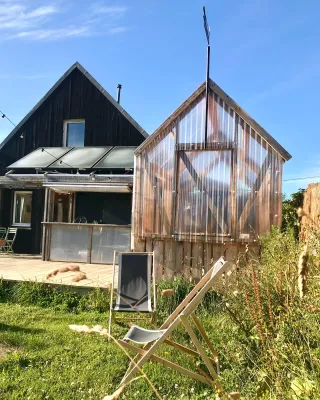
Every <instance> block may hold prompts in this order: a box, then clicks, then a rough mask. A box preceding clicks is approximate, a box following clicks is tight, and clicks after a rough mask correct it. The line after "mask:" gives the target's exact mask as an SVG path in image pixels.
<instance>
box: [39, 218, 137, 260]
mask: <svg viewBox="0 0 320 400" xmlns="http://www.w3.org/2000/svg"><path fill="white" fill-rule="evenodd" d="M43 225H44V231H45V232H44V237H45V239H44V248H43V259H44V260H51V261H69V262H83V263H94V264H111V263H112V262H113V253H114V250H117V251H118V252H121V251H130V236H131V227H130V226H128V225H105V224H104V225H101V224H75V223H60V222H44V223H43Z"/></svg>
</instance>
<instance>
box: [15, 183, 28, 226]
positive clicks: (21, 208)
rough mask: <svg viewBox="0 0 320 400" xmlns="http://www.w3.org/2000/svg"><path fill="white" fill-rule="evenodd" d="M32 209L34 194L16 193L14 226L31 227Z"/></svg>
mask: <svg viewBox="0 0 320 400" xmlns="http://www.w3.org/2000/svg"><path fill="white" fill-rule="evenodd" d="M31 208H32V192H26V191H16V192H14V199H13V217H12V224H13V225H16V226H31Z"/></svg>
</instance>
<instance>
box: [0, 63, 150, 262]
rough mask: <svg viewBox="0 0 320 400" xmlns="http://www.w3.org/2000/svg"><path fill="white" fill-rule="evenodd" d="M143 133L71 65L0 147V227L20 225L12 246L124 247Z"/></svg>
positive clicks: (48, 253) (63, 250)
mask: <svg viewBox="0 0 320 400" xmlns="http://www.w3.org/2000/svg"><path fill="white" fill-rule="evenodd" d="M147 136H148V135H147V133H146V132H145V131H144V130H143V129H142V127H141V126H140V125H139V124H138V123H137V122H136V121H135V120H134V119H133V118H132V117H131V116H130V115H129V114H128V113H127V112H126V111H125V110H124V109H123V108H122V107H121V106H120V104H118V102H117V101H116V100H114V99H113V97H112V96H111V95H110V94H109V93H108V92H107V91H106V90H105V89H104V88H103V87H102V86H101V85H100V84H99V83H98V82H97V81H96V80H95V79H94V78H93V77H92V76H91V75H90V74H89V73H88V72H87V71H86V70H85V69H84V68H83V67H82V66H81V65H80V64H79V63H77V62H76V63H75V64H73V65H72V66H71V68H69V69H68V71H67V72H66V73H65V74H64V75H63V76H62V77H61V78H60V79H59V80H58V81H57V82H56V84H55V85H54V86H53V87H52V88H51V89H50V90H49V91H48V93H47V94H46V95H45V96H44V97H43V98H42V99H41V100H40V101H39V102H38V104H36V106H35V107H34V108H33V109H32V110H31V111H30V112H29V113H28V114H27V115H26V116H25V118H23V120H22V121H21V122H20V123H19V124H18V125H17V126H16V127H15V128H14V129H13V131H12V132H11V133H10V134H9V135H8V136H7V137H6V139H5V140H4V141H3V142H2V143H1V145H0V226H4V227H17V228H18V234H17V237H16V241H15V243H14V251H15V252H17V253H32V254H39V253H41V252H42V254H43V258H44V259H53V260H57V261H58V260H61V261H63V260H72V261H86V262H87V261H88V262H95V261H96V262H106V261H110V254H111V250H112V249H113V247H117V245H118V244H119V246H120V247H119V248H121V249H122V248H124V249H130V232H131V229H130V224H131V202H132V185H133V167H134V154H133V152H134V150H135V149H136V148H137V146H139V145H140V144H141V143H142V142H143V141H144V140H145V138H146V137H147ZM83 222H87V223H86V224H84V223H83ZM106 243H109V247H108V245H107V244H106ZM110 246H111V247H110ZM121 246H122V247H121ZM112 252H113V250H112ZM91 256H92V257H93V259H91V258H92V257H91ZM105 257H107V259H106V258H105ZM94 260H95V261H94Z"/></svg>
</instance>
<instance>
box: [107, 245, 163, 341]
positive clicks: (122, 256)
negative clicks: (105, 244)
mask: <svg viewBox="0 0 320 400" xmlns="http://www.w3.org/2000/svg"><path fill="white" fill-rule="evenodd" d="M117 257H118V289H117V293H116V304H115V306H113V294H114V286H115V282H114V281H115V272H116V269H115V265H116V258H117ZM153 259H154V257H153V252H144V253H133V252H130V253H118V252H117V251H115V252H114V257H113V277H112V287H111V293H110V314H109V327H108V332H109V335H111V323H112V320H113V321H117V320H118V321H119V320H122V321H124V320H132V321H133V320H139V319H140V320H141V319H149V320H151V321H152V322H154V321H155V318H156V285H155V279H154V266H153V265H154V264H153ZM151 280H152V284H153V305H152V301H151ZM115 313H150V314H151V317H150V318H142V317H133V316H130V317H120V318H116V317H115V315H114V314H115Z"/></svg>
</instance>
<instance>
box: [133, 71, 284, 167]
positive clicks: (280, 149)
mask: <svg viewBox="0 0 320 400" xmlns="http://www.w3.org/2000/svg"><path fill="white" fill-rule="evenodd" d="M209 86H210V88H211V89H212V90H213V91H214V92H215V93H217V95H218V96H219V97H220V98H221V99H223V100H224V101H225V103H227V104H228V105H229V106H230V107H231V108H232V109H233V110H234V111H235V112H236V113H237V114H239V115H240V117H241V118H242V119H243V120H244V121H245V122H246V123H247V124H248V125H249V126H251V127H252V128H253V129H254V130H255V131H256V132H257V133H258V134H259V135H260V136H261V137H262V138H263V139H264V140H266V141H267V142H268V143H269V144H270V146H271V147H272V148H273V149H274V150H275V151H276V152H277V153H278V154H280V156H281V157H282V158H283V160H284V161H288V160H290V158H291V157H292V156H291V154H290V153H289V152H287V150H286V149H285V148H283V147H282V146H281V144H280V143H278V142H277V141H276V140H275V139H274V138H273V137H272V136H271V135H270V134H269V133H268V132H267V131H266V130H265V129H264V128H262V126H261V125H259V124H258V122H256V121H255V120H254V119H253V118H252V117H250V115H249V114H248V113H247V112H246V111H244V110H243V109H242V108H241V107H240V106H239V105H238V104H237V103H236V102H235V101H234V100H233V99H232V98H231V97H230V96H228V95H227V94H226V93H225V92H224V91H223V90H222V89H221V88H220V86H218V85H217V84H216V83H215V82H213V81H212V80H211V79H210V82H209ZM205 88H206V82H204V83H202V84H201V85H200V86H199V87H198V89H197V90H196V91H195V92H193V93H192V95H191V96H190V97H188V99H187V100H186V101H184V102H183V103H182V104H181V105H180V106H179V107H178V108H177V109H176V110H175V111H174V112H173V113H172V114H171V115H170V117H169V118H167V119H166V120H165V121H164V122H163V123H162V124H161V125H160V126H159V127H158V128H157V129H156V130H155V131H154V132H153V133H152V134H151V135H150V136H149V137H148V138H147V139H146V140H145V141H144V142H143V143H142V144H141V145H140V146H139V147H138V148H137V150H136V151H135V154H136V155H138V154H140V153H141V152H142V151H143V150H144V149H145V148H146V147H147V146H148V145H149V144H150V143H151V142H152V141H153V140H154V139H155V138H156V137H157V136H158V135H159V134H160V132H162V131H163V130H164V129H166V128H167V127H168V126H169V125H170V124H171V123H172V122H173V121H174V120H175V119H176V118H177V117H178V116H179V115H180V114H181V113H182V112H184V111H185V110H186V108H187V107H188V106H189V105H190V104H191V103H192V102H193V101H194V100H195V99H196V98H197V97H198V96H200V95H201V93H202V92H203V91H204V90H205Z"/></svg>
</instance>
